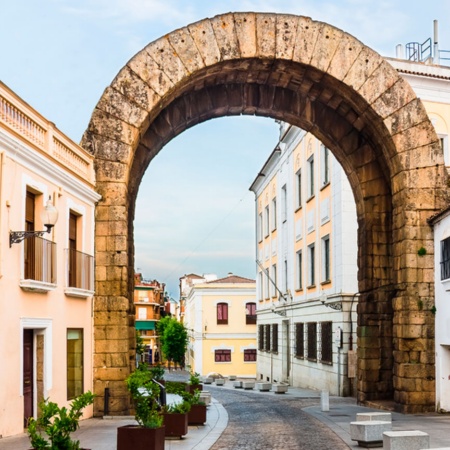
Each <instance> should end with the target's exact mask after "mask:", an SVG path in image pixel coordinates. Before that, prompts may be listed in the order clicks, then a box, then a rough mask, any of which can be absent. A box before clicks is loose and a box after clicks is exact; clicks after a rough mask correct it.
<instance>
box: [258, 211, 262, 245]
mask: <svg viewBox="0 0 450 450" xmlns="http://www.w3.org/2000/svg"><path fill="white" fill-rule="evenodd" d="M262 240H263V218H262V213H259V214H258V241H259V242H261V241H262Z"/></svg>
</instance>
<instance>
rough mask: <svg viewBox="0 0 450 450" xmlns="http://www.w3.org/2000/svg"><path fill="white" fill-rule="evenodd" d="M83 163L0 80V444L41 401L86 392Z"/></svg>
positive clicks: (87, 176) (88, 268) (88, 335)
mask: <svg viewBox="0 0 450 450" xmlns="http://www.w3.org/2000/svg"><path fill="white" fill-rule="evenodd" d="M93 161H94V158H93V156H92V155H90V154H89V153H87V152H86V151H85V150H83V149H82V148H81V147H79V146H78V145H77V144H75V143H74V142H72V141H71V140H70V139H69V138H67V136H65V135H64V134H63V133H62V132H61V131H59V130H58V129H57V128H56V127H55V125H54V124H53V123H51V122H49V121H48V120H46V119H45V118H44V117H42V116H41V115H40V114H39V113H38V112H37V111H35V110H34V109H33V108H32V107H31V106H29V105H28V104H27V103H26V102H24V101H23V100H22V99H21V98H19V97H18V96H17V95H16V94H15V93H14V92H12V91H11V90H10V89H9V88H8V87H7V86H5V85H4V84H3V83H1V82H0V229H1V246H0V311H1V323H2V326H1V327H0V342H1V345H0V360H1V361H2V363H1V367H2V368H1V370H0V386H1V389H0V405H2V407H1V409H0V436H3V437H6V436H10V435H14V434H17V433H22V432H23V428H24V424H25V423H26V421H27V419H28V418H29V417H36V415H37V412H38V406H37V405H38V403H39V401H41V400H42V399H44V398H49V399H50V400H51V401H53V402H56V403H58V404H59V405H60V406H66V405H68V403H69V401H70V400H72V399H73V398H74V397H76V396H77V395H79V394H81V393H83V392H85V391H88V390H93V382H92V379H93V374H92V371H93V368H92V347H93V336H92V309H93V305H92V298H93V294H94V257H93V254H94V238H93V236H94V208H95V203H96V202H97V201H98V200H99V199H100V196H99V195H98V194H97V193H96V192H95V191H94V186H95V173H94V163H93ZM54 213H57V221H56V223H55V221H54V219H55V218H56V217H53V218H52V217H50V216H51V215H53V214H54ZM55 216H56V214H55ZM49 218H50V220H49ZM51 225H53V226H51ZM97 276H98V279H99V281H102V280H104V279H106V274H105V273H103V274H101V273H100V274H97ZM105 328H106V326H105ZM104 333H106V330H104ZM98 338H99V339H101V337H98ZM90 415H92V407H88V408H87V409H86V410H85V414H84V417H89V416H90Z"/></svg>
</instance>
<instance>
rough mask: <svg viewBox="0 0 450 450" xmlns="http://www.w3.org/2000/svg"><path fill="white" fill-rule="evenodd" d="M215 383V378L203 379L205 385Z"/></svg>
mask: <svg viewBox="0 0 450 450" xmlns="http://www.w3.org/2000/svg"><path fill="white" fill-rule="evenodd" d="M213 381H214V378H209V377H206V378H204V379H203V384H212V382H213Z"/></svg>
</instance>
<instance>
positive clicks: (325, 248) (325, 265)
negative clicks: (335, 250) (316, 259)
mask: <svg viewBox="0 0 450 450" xmlns="http://www.w3.org/2000/svg"><path fill="white" fill-rule="evenodd" d="M330 280H331V276H330V236H325V237H324V238H323V239H322V281H324V282H326V281H330Z"/></svg>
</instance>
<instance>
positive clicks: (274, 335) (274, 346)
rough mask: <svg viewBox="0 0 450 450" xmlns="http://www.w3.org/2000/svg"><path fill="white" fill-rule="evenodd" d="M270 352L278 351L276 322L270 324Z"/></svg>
mask: <svg viewBox="0 0 450 450" xmlns="http://www.w3.org/2000/svg"><path fill="white" fill-rule="evenodd" d="M272 352H274V353H278V324H277V323H274V324H272Z"/></svg>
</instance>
